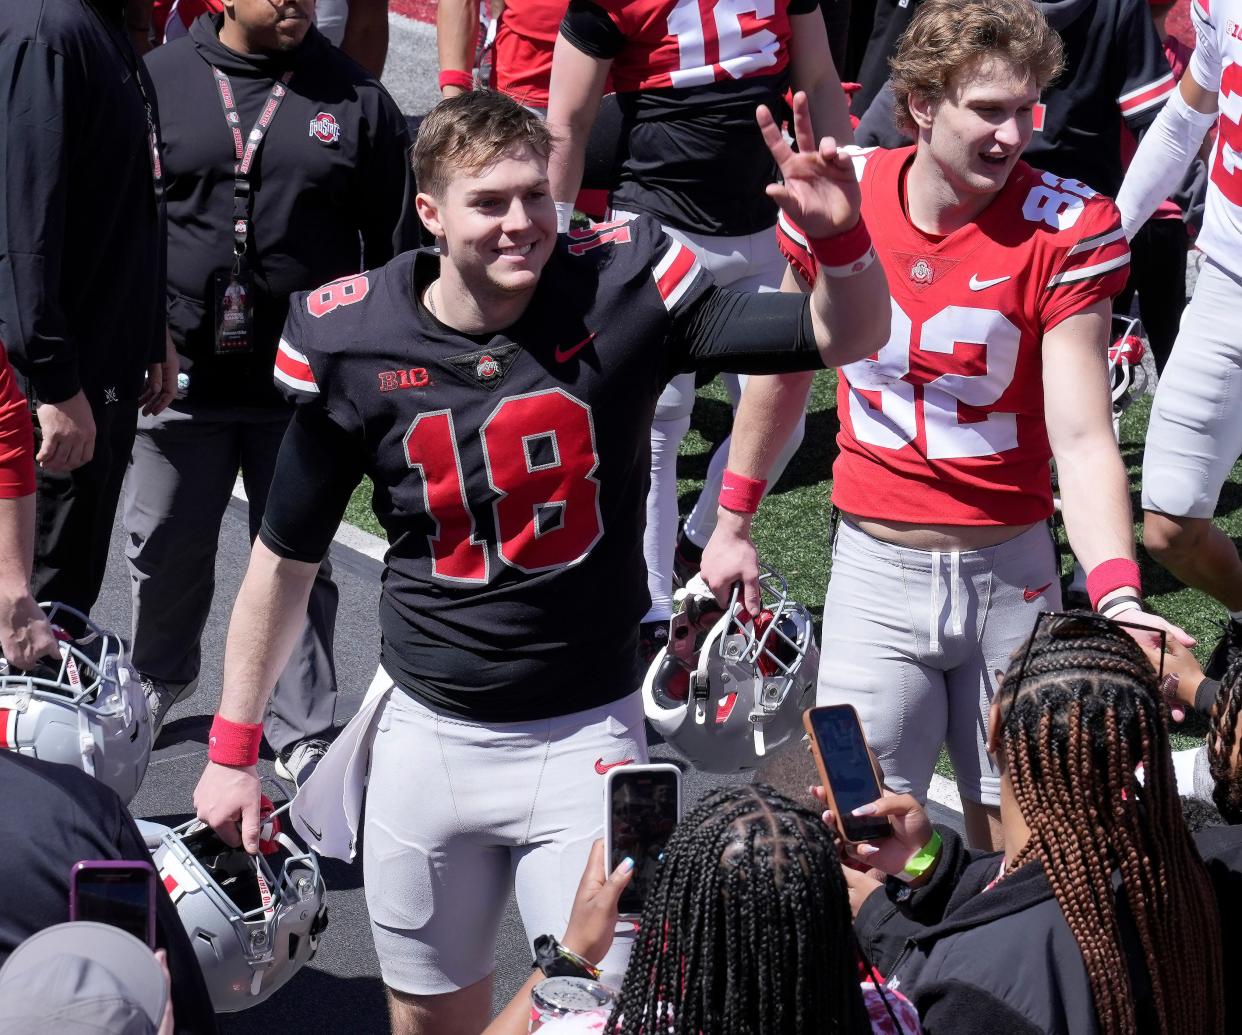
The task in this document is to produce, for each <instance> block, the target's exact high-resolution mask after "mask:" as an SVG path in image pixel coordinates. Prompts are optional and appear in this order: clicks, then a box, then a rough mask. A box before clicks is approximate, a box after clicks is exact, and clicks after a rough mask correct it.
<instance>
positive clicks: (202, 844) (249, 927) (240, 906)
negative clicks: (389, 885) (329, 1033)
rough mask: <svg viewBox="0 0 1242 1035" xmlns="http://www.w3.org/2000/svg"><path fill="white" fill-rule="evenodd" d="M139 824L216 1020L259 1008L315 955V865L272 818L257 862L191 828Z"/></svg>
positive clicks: (318, 909) (324, 914)
mask: <svg viewBox="0 0 1242 1035" xmlns="http://www.w3.org/2000/svg"><path fill="white" fill-rule="evenodd" d="M265 803H266V804H267V805H268V806H269V807H270V804H271V803H270V802H266V800H265ZM282 811H283V810H282ZM139 827H140V829H141V830H142V832H143V837H144V838H145V839H146V843H147V847H148V849H150V851H151V856H152V859H153V861H154V864H155V868H156V870H157V871H158V872H159V876H160V880H161V881H162V882H163V884H164V887H165V889H166V890H167V891H168V894H169V896H170V897H171V898H172V900H173V904H174V905H175V906H176V907H177V914H178V915H179V916H180V917H181V922H182V923H183V924H184V925H185V929H186V933H187V934H189V936H190V944H192V945H193V946H194V953H195V955H196V956H197V957H198V963H199V966H200V967H201V968H202V971H203V978H204V980H205V981H206V983H207V991H208V992H209V993H210V995H211V1002H212V1005H213V1006H214V1007H215V1009H216V1011H217V1012H218V1013H236V1012H237V1011H238V1010H246V1009H249V1008H250V1007H252V1006H257V1005H258V1004H259V1003H261V1002H263V1001H264V1000H265V999H267V998H268V997H269V996H271V995H272V994H273V993H274V992H276V991H277V989H279V988H281V987H282V986H283V985H285V984H286V983H287V982H288V981H289V979H290V978H292V977H293V975H294V974H296V973H297V972H298V970H300V969H301V967H302V966H303V965H304V964H306V963H308V962H309V961H310V960H311V959H312V958H313V957H314V955H315V952H316V950H317V949H318V948H319V935H320V932H322V931H323V929H324V928H325V927H327V926H328V910H327V905H326V898H327V893H326V889H325V888H324V883H323V878H322V877H321V876H320V873H319V862H318V860H317V859H316V858H315V856H314V854H313V853H309V852H303V851H302V850H301V849H300V848H299V847H298V846H297V844H296V843H295V842H294V841H293V840H292V839H291V838H290V837H289V836H288V835H287V834H285V833H283V832H281V831H280V828H279V823H278V819H277V818H276V817H270V818H267V819H265V820H264V824H263V828H262V832H261V834H260V841H259V849H260V850H259V854H258V855H250V854H249V853H247V852H246V851H244V850H243V849H241V848H232V847H230V846H229V845H227V844H225V843H224V842H223V841H222V840H221V839H220V838H219V836H218V835H217V834H216V833H215V832H214V831H213V830H212V829H211V828H210V827H208V826H206V825H205V824H202V823H199V822H197V821H191V822H190V823H187V824H185V825H183V826H180V827H176V828H169V827H164V826H160V825H159V824H155V823H149V822H144V821H141V820H140V821H139Z"/></svg>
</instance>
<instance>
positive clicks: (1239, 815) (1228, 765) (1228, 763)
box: [1207, 630, 1242, 823]
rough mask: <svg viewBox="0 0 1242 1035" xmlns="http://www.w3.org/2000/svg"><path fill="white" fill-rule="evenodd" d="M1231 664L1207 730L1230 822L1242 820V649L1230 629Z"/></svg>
mask: <svg viewBox="0 0 1242 1035" xmlns="http://www.w3.org/2000/svg"><path fill="white" fill-rule="evenodd" d="M1226 635H1227V636H1229V637H1230V642H1229V643H1228V650H1229V665H1228V667H1227V668H1226V669H1225V675H1224V678H1222V679H1221V681H1220V689H1219V690H1218V691H1217V692H1216V716H1215V718H1214V719H1213V720H1212V724H1211V725H1210V726H1209V727H1208V731H1207V752H1208V769H1209V770H1210V771H1211V773H1212V783H1213V785H1214V786H1213V788H1212V800H1213V801H1214V802H1215V803H1216V807H1217V808H1218V809H1220V814H1221V815H1222V816H1223V817H1224V819H1225V822H1227V823H1242V765H1238V764H1237V763H1235V762H1234V758H1233V755H1234V751H1235V750H1237V749H1238V718H1239V715H1240V714H1242V652H1240V651H1239V650H1238V645H1237V644H1236V643H1233V642H1232V639H1233V633H1232V630H1230V631H1229V632H1227V633H1226Z"/></svg>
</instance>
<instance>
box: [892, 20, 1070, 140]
mask: <svg viewBox="0 0 1242 1035" xmlns="http://www.w3.org/2000/svg"><path fill="white" fill-rule="evenodd" d="M990 54H996V55H1000V56H1002V57H1004V58H1006V59H1007V60H1008V61H1010V62H1011V63H1012V64H1013V65H1015V66H1016V67H1018V68H1026V69H1029V70H1030V73H1031V75H1032V76H1033V77H1034V79H1035V82H1036V83H1037V84H1038V85H1039V88H1040V89H1041V90H1042V89H1043V88H1044V87H1045V86H1047V85H1048V84H1049V83H1050V82H1052V81H1053V80H1054V79H1055V78H1056V77H1057V75H1058V74H1060V71H1061V67H1062V47H1061V37H1059V36H1058V35H1057V34H1056V32H1055V30H1054V29H1053V28H1052V26H1051V25H1049V24H1048V20H1047V19H1046V18H1045V17H1044V15H1043V12H1042V11H1040V9H1039V8H1038V7H1037V6H1036V5H1035V4H1033V3H1031V0H964V2H963V0H926V2H925V3H924V4H923V6H922V7H920V8H919V12H918V14H916V15H915V16H914V18H913V19H912V20H911V22H910V25H909V27H908V28H907V29H906V31H905V32H904V33H903V34H902V37H901V40H900V41H899V43H898V46H897V53H896V54H894V55H893V57H892V58H890V59H889V68H890V69H891V74H892V83H893V118H894V120H895V121H896V123H897V128H898V129H900V130H902V131H903V132H905V133H908V134H911V135H913V134H914V132H915V125H914V119H913V118H912V117H911V115H910V95H911V94H912V93H918V94H920V95H921V96H923V97H925V98H927V99H928V100H929V101H931V102H932V103H935V102H936V101H939V100H942V99H943V98H944V96H945V92H946V90H947V89H948V85H949V80H950V79H952V77H953V75H954V74H955V73H956V72H958V71H960V70H961V69H963V68H966V67H967V66H969V65H971V64H973V63H974V62H975V61H977V60H979V59H980V58H982V57H984V56H986V55H990Z"/></svg>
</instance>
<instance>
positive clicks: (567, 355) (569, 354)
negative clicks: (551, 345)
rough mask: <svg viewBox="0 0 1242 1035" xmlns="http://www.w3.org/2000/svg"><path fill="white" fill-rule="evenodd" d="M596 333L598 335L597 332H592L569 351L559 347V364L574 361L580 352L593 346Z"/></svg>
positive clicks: (557, 348) (557, 356) (557, 352)
mask: <svg viewBox="0 0 1242 1035" xmlns="http://www.w3.org/2000/svg"><path fill="white" fill-rule="evenodd" d="M595 333H596V332H595V331H592V332H591V333H590V334H588V335H587V336H586V337H585V338H583V339H582V340H581V341H580V342H578V344H577V345H574V346H571V347H570V348H567V349H563V348H561V347H560V346H559V345H558V346H557V347H556V361H557V362H558V363H567V362H568V361H569V360H571V359H573V358H574V356H576V355H578V353H579V352H581V351H582V350H583V349H585V348H586V347H587V346H588V345H590V344H591V342H592V341H593V340H594V338H595Z"/></svg>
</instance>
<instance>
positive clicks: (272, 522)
mask: <svg viewBox="0 0 1242 1035" xmlns="http://www.w3.org/2000/svg"><path fill="white" fill-rule="evenodd" d="M795 111H796V112H797V113H798V117H797V120H796V124H797V128H798V133H799V142H800V146H801V151H800V153H798V154H794V153H792V152H791V151H790V150H789V148H788V147H787V146H786V145H785V144H784V143H783V141H782V139H781V137H780V134H779V132H778V131H777V129H776V127H775V125H774V123H773V122H772V120H771V117H770V115H768V114H767V112H766V111H765V112H763V113H761V114H762V117H764V118H765V126H766V132H767V133H768V135H769V136H770V137H771V138H772V140H773V141H774V144H773V146H774V148H775V152H774V153H775V154H776V157H777V160H778V161H779V164H780V167H781V171H782V176H783V179H784V182H785V187H784V188H783V189H782V190H781V192H780V196H781V203H782V204H784V205H786V206H789V208H790V211H791V214H792V215H793V216H794V217H795V218H797V219H799V220H800V221H804V222H803V225H804V226H805V227H806V229H807V231H808V233H810V234H811V235H812V236H813V237H814V238H818V239H821V240H820V241H819V242H818V243H817V244H816V245H815V247H817V248H818V249H819V250H820V252H821V253H822V254H824V255H826V256H828V257H829V259H828V261H842V262H848V261H851V260H853V261H856V262H857V263H859V264H860V265H861V268H860V270H859V272H858V273H857V275H856V276H854V277H852V278H850V279H849V280H841V281H835V280H831V278H826V279H825V282H824V284H822V285H821V286H820V287H818V288H817V289H816V290H815V291H814V293H813V294H812V295H811V297H810V299H806V298H804V297H802V296H798V295H794V294H769V295H752V294H744V293H740V292H735V291H730V290H728V289H727V288H719V287H717V286H715V285H714V284H713V283H712V280H711V276H710V275H709V274H708V273H707V272H706V271H704V270H703V268H702V265H701V263H699V262H698V260H697V259H696V257H695V255H694V253H693V252H691V251H690V250H689V249H688V248H686V247H685V246H684V245H682V244H681V243H679V242H677V241H675V240H673V239H672V238H670V237H669V236H668V235H667V234H665V233H664V231H663V230H662V229H661V228H660V226H659V224H658V223H656V222H655V221H654V220H652V219H648V218H639V219H636V220H632V221H625V222H622V223H615V224H603V225H596V226H593V227H591V228H589V229H587V230H585V231H580V232H575V233H571V234H567V235H561V236H559V237H558V235H557V233H556V215H555V209H554V207H553V204H552V199H551V196H550V193H549V190H548V180H547V155H548V151H549V150H550V145H551V140H550V136H549V133H548V131H547V128H546V127H545V126H544V125H543V123H542V122H540V121H539V120H538V118H537V117H536V116H535V115H533V114H532V113H531V112H529V111H527V110H526V109H524V108H522V107H521V106H520V105H518V104H517V103H516V102H515V101H513V100H511V99H509V98H507V97H505V96H504V95H502V94H498V93H491V92H488V91H475V92H472V93H467V94H462V95H461V96H458V97H453V98H450V99H447V100H445V101H442V102H441V103H440V104H439V105H438V106H437V107H436V108H435V109H434V110H433V111H432V112H431V113H430V114H429V115H428V116H427V118H426V119H425V120H424V122H423V123H422V126H421V128H420V131H419V136H418V142H417V144H416V145H415V153H414V164H415V173H416V177H417V181H418V184H419V186H420V188H421V189H422V190H421V193H419V195H418V197H417V206H418V212H419V215H420V217H421V218H422V220H423V224H424V226H425V227H426V228H427V229H428V230H429V231H430V232H431V233H432V234H433V235H434V236H435V238H436V248H435V249H424V250H420V251H416V252H407V253H405V254H404V255H401V256H399V257H398V258H396V259H394V260H393V261H392V262H390V263H389V264H387V265H386V266H383V267H381V268H380V269H378V270H372V271H369V272H367V273H365V274H362V275H359V276H354V277H349V278H345V279H342V280H339V281H336V282H334V283H331V284H327V285H325V286H324V287H322V288H319V289H317V290H315V291H311V292H309V293H307V294H304V295H296V296H295V297H294V300H293V303H292V306H291V309H290V316H289V320H288V322H287V324H286V326H285V330H284V336H283V340H282V342H281V345H280V350H279V352H278V355H277V360H276V380H277V382H278V384H279V385H280V386H281V387H282V388H283V389H284V390H285V391H286V394H287V395H288V396H289V397H290V398H291V399H292V400H293V401H295V402H297V403H298V408H297V412H296V414H295V416H294V418H293V421H292V423H291V425H290V431H289V434H288V436H287V438H286V440H285V444H284V446H283V447H282V449H281V454H280V462H279V464H278V466H277V471H276V474H275V477H274V480H273V485H272V489H271V492H270V493H269V504H268V510H267V512H266V513H265V515H264V524H263V528H262V530H261V531H260V533H259V536H258V539H257V540H256V543H255V547H254V552H253V553H252V555H251V561H250V567H249V569H248V571H247V573H246V578H245V580H244V582H243V585H242V589H241V591H240V593H239V595H238V598H237V603H236V605H235V607H234V612H233V620H232V622H231V625H230V628H229V640H228V645H227V649H226V654H225V677H224V685H225V690H224V694H223V696H222V698H221V703H220V712H219V714H218V715H217V717H216V720H215V723H214V725H213V728H212V735H211V742H210V746H209V749H208V756H209V759H210V761H209V763H208V765H207V768H206V771H205V772H204V774H203V777H202V780H201V781H200V783H199V786H198V788H197V790H196V792H195V803H196V806H197V809H198V814H199V815H200V816H201V817H202V818H203V819H204V820H206V821H207V822H209V823H210V824H211V825H212V826H213V827H215V828H216V829H217V830H218V831H219V832H220V834H221V836H222V837H224V838H226V839H229V840H230V841H231V842H233V843H236V842H237V840H238V831H237V821H238V820H239V819H240V821H241V828H242V840H243V841H244V843H245V844H246V846H247V848H248V849H249V850H251V851H254V850H256V848H257V832H258V809H259V800H260V799H259V778H258V774H257V771H256V768H255V762H256V759H257V753H258V733H259V730H260V727H259V726H258V725H257V722H258V719H259V718H261V717H262V714H263V708H264V704H265V702H266V700H267V697H268V695H269V693H270V691H271V688H272V685H273V683H274V681H275V678H276V676H277V674H278V673H279V672H280V671H281V669H282V668H283V666H284V664H285V659H286V658H287V657H288V654H289V650H290V647H291V645H292V642H293V637H294V634H295V632H296V628H297V623H296V621H295V618H294V616H295V614H299V613H303V612H304V607H305V599H306V594H307V592H308V590H309V587H310V585H311V582H312V581H313V574H314V571H315V570H316V566H317V565H318V563H319V560H320V558H321V557H322V556H323V554H324V553H325V551H326V550H327V548H328V546H329V544H330V543H331V540H332V536H333V533H334V531H335V529H336V527H337V525H338V523H339V521H340V519H341V515H342V514H343V512H344V510H345V507H346V505H347V502H348V500H349V497H350V494H351V492H352V490H353V488H354V487H355V486H356V485H357V483H358V481H359V480H360V478H361V477H362V474H363V472H364V471H365V472H366V473H367V474H369V475H370V477H371V478H372V480H373V481H374V484H375V492H374V496H373V502H374V507H375V510H376V514H377V516H378V519H379V521H380V523H381V524H382V525H383V526H384V528H385V531H386V532H387V535H388V538H389V542H390V543H391V548H390V549H389V551H388V553H387V556H386V571H385V575H384V579H383V592H382V596H381V602H380V625H381V629H382V632H383V637H382V650H381V669H380V671H379V673H378V674H377V677H376V680H375V682H374V683H373V684H372V687H371V690H370V691H369V693H368V696H367V700H366V702H365V703H364V704H363V706H362V708H360V710H359V712H358V714H357V715H356V716H355V718H354V719H353V720H351V722H350V724H349V726H348V727H346V729H345V730H344V731H342V733H341V735H340V736H339V737H338V738H337V740H336V741H335V743H334V744H333V746H332V748H331V750H329V752H328V754H327V755H326V756H325V757H324V759H323V760H322V761H321V762H320V764H319V766H318V767H317V768H316V770H315V772H314V774H313V775H312V776H311V778H310V779H309V780H308V781H307V782H306V784H305V785H304V786H303V787H302V788H301V790H300V791H299V793H298V796H297V798H296V799H295V804H294V807H293V812H292V813H291V816H292V820H293V822H294V824H295V826H296V827H297V829H298V830H299V832H300V833H302V834H303V836H305V837H306V838H307V839H308V843H309V844H311V845H313V846H315V847H316V849H317V850H319V851H321V852H323V853H326V854H333V855H340V856H343V857H350V856H352V853H353V847H354V843H355V838H356V836H357V834H358V832H359V831H358V824H359V819H358V817H359V810H360V804H361V802H360V796H361V789H362V786H363V783H364V782H365V783H366V785H367V806H366V821H365V822H366V830H365V836H364V838H363V846H364V850H363V854H364V878H365V882H366V890H367V904H368V908H369V910H370V913H371V920H372V932H373V934H374V937H375V944H376V949H377V952H378V955H379V959H380V966H381V970H382V973H383V977H384V981H385V984H386V985H387V986H388V988H389V990H390V996H389V1001H390V1004H391V1013H392V1019H393V1029H394V1031H396V1032H398V1033H402V1035H406V1033H414V1032H434V1033H435V1035H458V1033H467V1032H469V1033H474V1032H478V1031H480V1030H481V1029H482V1028H483V1027H484V1026H485V1025H486V1023H487V1017H488V1013H489V1010H490V1006H491V988H490V983H491V972H492V969H493V967H494V965H495V963H494V961H495V945H494V942H495V935H496V931H497V927H498V924H499V921H500V917H501V915H502V913H503V911H504V907H505V903H506V901H507V898H508V895H509V889H510V888H511V887H513V886H514V885H516V889H517V897H518V904H519V906H520V908H521V911H522V915H523V921H524V923H525V925H526V929H527V932H528V933H529V935H530V936H531V938H532V939H533V938H535V937H537V936H539V935H540V934H544V933H548V934H552V935H555V936H560V935H561V934H562V933H563V932H564V924H565V922H566V920H567V918H568V912H569V907H570V905H571V900H572V895H573V887H574V882H573V880H572V879H571V878H572V875H573V874H574V872H575V871H580V870H581V868H582V865H583V862H584V860H585V859H586V856H587V852H588V850H589V848H590V845H591V843H592V841H593V840H594V839H595V838H597V837H598V836H600V828H601V825H602V824H601V820H602V814H601V809H600V801H601V800H602V799H601V793H602V790H603V782H604V775H605V774H606V773H607V772H608V770H609V769H610V768H612V767H614V766H615V765H618V764H624V763H625V762H626V761H642V760H644V759H645V758H646V739H645V736H644V732H643V709H642V702H641V699H640V694H639V692H638V691H637V690H636V687H637V686H638V685H639V681H640V673H638V672H636V671H635V658H636V653H637V627H638V620H639V618H640V617H641V616H642V614H643V611H644V610H645V609H646V607H647V604H648V597H647V590H646V584H645V578H644V575H643V568H642V561H641V542H642V532H641V529H642V522H643V506H644V501H643V492H642V489H643V486H644V481H645V478H646V472H647V466H648V452H647V450H648V440H649V429H650V424H651V418H652V415H653V413H654V411H655V405H656V399H657V398H658V396H659V394H660V390H661V389H662V387H663V386H664V384H665V383H666V382H667V381H668V378H669V377H670V376H671V375H672V374H673V373H676V372H680V371H682V370H694V369H706V370H709V371H714V370H720V369H733V370H740V371H743V372H749V373H776V372H786V371H791V370H805V369H813V368H816V367H820V366H822V365H824V364H825V363H828V364H839V363H844V362H850V361H852V360H854V359H857V358H859V357H860V356H862V355H865V354H867V353H868V352H871V351H874V350H875V349H876V348H877V347H878V346H879V345H880V344H881V343H882V342H883V341H884V340H885V338H886V337H887V334H888V311H887V308H886V307H885V306H884V298H885V297H886V295H887V288H886V285H885V284H884V278H883V275H882V273H881V270H880V267H879V265H878V264H877V263H870V264H868V263H867V262H866V261H865V260H866V257H867V256H868V255H869V254H870V239H869V238H868V237H867V231H866V226H865V224H864V223H862V222H861V220H860V219H859V217H858V204H859V202H858V197H859V194H858V190H857V185H856V182H855V180H854V178H853V176H852V172H851V170H850V168H849V163H848V161H847V160H845V159H844V158H838V156H837V153H836V147H835V144H834V143H833V142H832V141H831V140H827V139H826V140H824V141H823V142H821V144H820V145H819V146H818V148H817V147H816V145H815V141H814V138H813V137H812V135H811V129H810V124H809V119H808V118H807V116H806V100H805V98H804V97H798V98H795ZM272 501H274V502H272ZM299 607H302V608H303V612H299V611H298V608H299ZM368 759H369V762H368ZM570 947H571V948H573V946H570ZM617 948H618V950H619V953H618V958H615V959H614V960H613V961H612V962H605V968H606V969H609V970H619V969H621V966H623V961H622V960H621V959H620V958H619V957H621V956H623V955H624V952H625V945H624V944H619V945H618V947H617Z"/></svg>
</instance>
